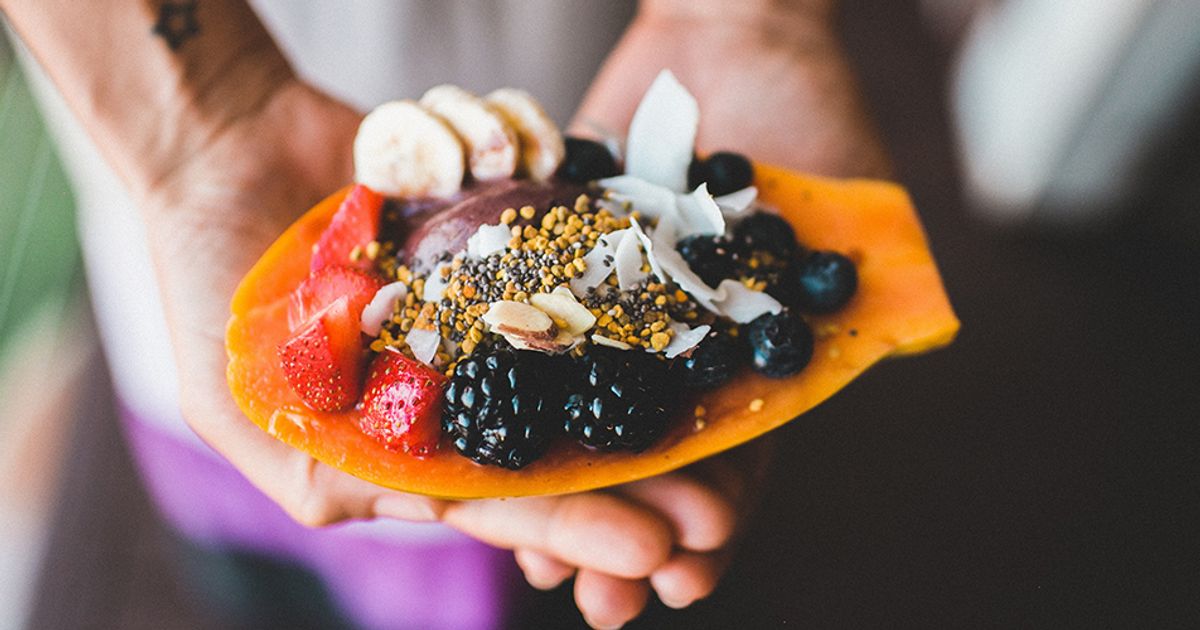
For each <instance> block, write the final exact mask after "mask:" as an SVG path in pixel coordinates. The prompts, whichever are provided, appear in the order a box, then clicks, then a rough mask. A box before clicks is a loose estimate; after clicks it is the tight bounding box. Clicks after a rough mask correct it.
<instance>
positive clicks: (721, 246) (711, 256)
mask: <svg viewBox="0 0 1200 630" xmlns="http://www.w3.org/2000/svg"><path fill="white" fill-rule="evenodd" d="M675 249H676V250H678V251H679V254H680V255H681V256H683V259H684V260H686V261H687V264H688V267H690V268H691V269H692V271H694V272H696V275H698V276H700V279H701V280H703V281H704V284H707V285H708V286H710V287H715V286H717V285H718V284H720V283H721V281H722V280H724V279H726V278H736V277H737V271H738V260H739V258H740V254H739V252H738V251H736V248H735V247H734V245H733V243H731V242H730V241H728V240H726V239H725V238H724V237H721V236H713V235H711V234H696V235H693V236H689V237H687V238H684V239H682V240H680V241H679V242H678V243H676V244H675Z"/></svg>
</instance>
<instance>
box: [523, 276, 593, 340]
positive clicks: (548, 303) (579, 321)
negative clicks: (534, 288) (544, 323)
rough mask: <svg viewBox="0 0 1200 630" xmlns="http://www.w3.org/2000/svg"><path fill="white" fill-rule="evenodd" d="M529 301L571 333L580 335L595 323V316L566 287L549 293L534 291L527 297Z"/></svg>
mask: <svg viewBox="0 0 1200 630" xmlns="http://www.w3.org/2000/svg"><path fill="white" fill-rule="evenodd" d="M529 303H530V304H532V305H533V306H534V307H535V308H537V309H538V310H540V311H542V312H544V313H546V314H547V315H549V316H550V317H551V319H553V320H555V322H554V323H555V324H557V325H558V326H559V327H560V328H562V329H563V330H565V331H566V332H568V333H570V334H572V335H582V334H583V333H585V332H587V331H588V329H590V328H591V327H592V326H595V325H596V316H595V315H592V312H591V311H589V310H588V309H587V307H586V306H584V305H582V304H580V303H579V300H577V299H575V295H574V294H572V293H571V291H570V290H569V289H567V288H566V287H558V288H557V289H555V290H554V291H553V292H551V293H535V294H533V295H532V296H531V297H530V298H529Z"/></svg>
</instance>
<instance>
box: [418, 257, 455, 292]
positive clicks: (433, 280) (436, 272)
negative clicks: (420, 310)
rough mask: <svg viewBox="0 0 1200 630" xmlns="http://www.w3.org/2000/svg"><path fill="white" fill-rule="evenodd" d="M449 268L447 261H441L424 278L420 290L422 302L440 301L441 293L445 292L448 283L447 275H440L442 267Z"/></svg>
mask: <svg viewBox="0 0 1200 630" xmlns="http://www.w3.org/2000/svg"><path fill="white" fill-rule="evenodd" d="M443 268H446V269H448V268H450V264H449V263H442V264H440V265H438V266H437V267H434V269H433V273H430V274H429V277H428V278H425V289H424V290H423V291H421V301H423V302H440V301H441V299H442V295H443V294H444V293H445V292H446V287H447V286H449V285H450V279H449V277H448V276H447V277H442V269H443Z"/></svg>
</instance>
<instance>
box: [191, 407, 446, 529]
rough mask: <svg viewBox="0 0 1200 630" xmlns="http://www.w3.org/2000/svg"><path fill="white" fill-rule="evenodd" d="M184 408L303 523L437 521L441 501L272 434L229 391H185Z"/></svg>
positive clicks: (251, 478) (210, 441) (203, 435)
mask: <svg viewBox="0 0 1200 630" xmlns="http://www.w3.org/2000/svg"><path fill="white" fill-rule="evenodd" d="M185 391H186V390H185ZM184 409H185V415H186V416H187V418H188V420H189V424H190V425H191V426H192V428H193V429H194V430H195V431H196V433H197V434H198V435H200V437H201V438H202V439H203V440H204V441H205V442H207V443H208V444H209V445H210V446H212V447H213V448H214V449H215V450H217V452H219V453H221V455H222V456H224V457H225V458H226V459H227V460H229V462H230V463H231V464H232V465H233V466H234V467H235V468H237V469H238V470H239V471H240V472H241V473H242V474H243V475H245V477H246V478H247V479H248V480H249V481H250V483H252V484H254V485H255V486H256V487H257V488H258V489H259V490H261V491H262V492H263V493H264V494H266V495H267V496H268V497H270V498H271V499H272V500H273V501H275V502H276V503H277V504H279V506H280V507H282V508H283V510H284V511H285V512H287V513H288V515H289V516H291V517H292V518H293V519H295V520H296V521H297V522H299V523H301V524H303V525H306V526H309V527H322V526H325V525H330V524H333V523H338V522H341V521H345V520H350V519H371V518H375V517H376V516H386V517H390V518H397V519H403V520H409V521H435V520H437V519H438V517H439V515H440V512H441V510H442V509H443V507H444V505H445V502H443V501H438V500H435V499H430V498H428V497H421V496H416V495H409V494H404V493H400V492H395V491H392V490H387V489H385V488H381V487H379V486H376V485H375V484H372V483H370V482H368V481H365V480H363V479H359V478H357V477H354V476H351V475H349V474H346V473H344V472H341V471H339V470H336V469H334V468H331V467H329V466H326V465H325V464H322V463H320V462H318V461H317V460H315V459H313V458H312V457H311V456H310V455H308V454H306V453H304V452H302V451H299V450H297V449H294V448H292V447H290V446H288V445H286V444H284V443H282V442H280V441H278V440H276V439H274V438H272V437H271V436H269V435H267V434H266V433H264V432H263V431H262V430H261V429H259V428H258V427H257V426H255V425H254V424H253V423H252V422H250V421H249V420H248V419H246V417H245V416H243V415H242V414H241V411H240V410H238V409H237V407H236V405H235V404H234V403H233V400H232V399H230V398H229V395H228V393H227V390H226V392H225V393H221V394H213V395H211V396H208V397H202V396H198V395H195V394H191V395H185V400H184Z"/></svg>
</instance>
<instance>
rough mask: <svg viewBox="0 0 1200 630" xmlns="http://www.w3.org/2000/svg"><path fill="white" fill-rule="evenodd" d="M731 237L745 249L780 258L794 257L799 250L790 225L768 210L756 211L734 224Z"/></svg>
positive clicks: (794, 232)
mask: <svg viewBox="0 0 1200 630" xmlns="http://www.w3.org/2000/svg"><path fill="white" fill-rule="evenodd" d="M733 237H734V240H736V241H738V242H739V243H740V244H741V245H742V246H743V247H745V248H746V249H747V250H759V251H764V252H767V253H769V254H771V255H772V256H774V257H776V258H778V259H780V260H787V259H789V258H794V257H795V256H796V255H797V253H799V252H800V250H801V248H800V245H799V243H797V242H796V231H795V230H793V229H792V225H791V224H790V223H788V222H787V221H786V220H785V219H784V218H783V217H781V216H779V215H777V214H771V213H769V212H756V213H754V214H752V215H750V216H748V217H746V218H745V219H743V220H742V221H741V223H738V224H737V225H736V226H734V228H733Z"/></svg>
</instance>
